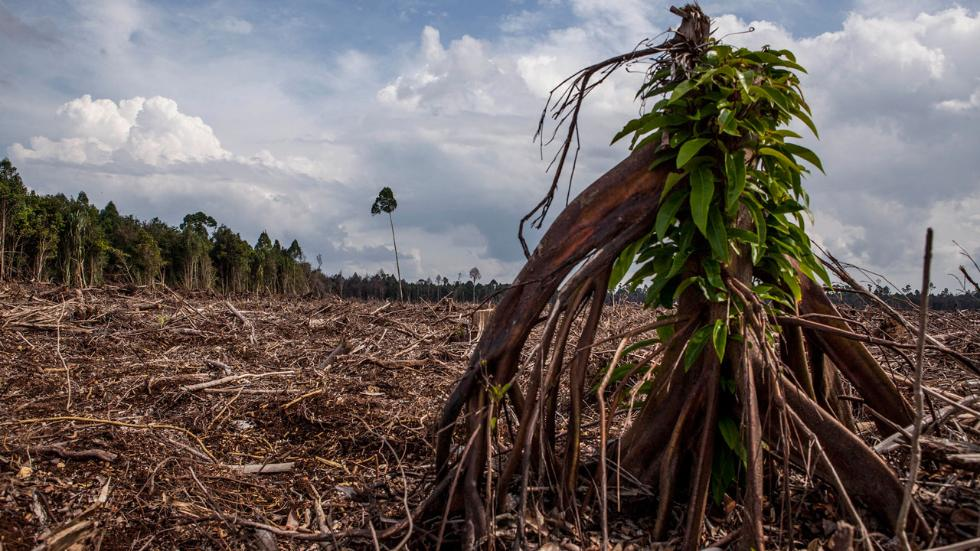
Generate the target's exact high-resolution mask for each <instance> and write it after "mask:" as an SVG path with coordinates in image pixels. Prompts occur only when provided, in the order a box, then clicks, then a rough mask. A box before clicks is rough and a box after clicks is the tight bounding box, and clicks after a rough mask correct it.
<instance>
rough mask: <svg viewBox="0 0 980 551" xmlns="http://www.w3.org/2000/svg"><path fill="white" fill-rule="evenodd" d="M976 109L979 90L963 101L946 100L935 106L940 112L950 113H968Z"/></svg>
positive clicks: (979, 101) (979, 104) (979, 102)
mask: <svg viewBox="0 0 980 551" xmlns="http://www.w3.org/2000/svg"><path fill="white" fill-rule="evenodd" d="M978 107H980V88H978V89H977V90H976V91H974V92H973V93H972V94H970V97H968V98H967V99H965V100H962V99H947V100H943V101H941V102H939V103H937V104H936V108H937V109H940V110H942V111H951V112H953V113H958V112H961V111H969V110H971V109H976V108H978Z"/></svg>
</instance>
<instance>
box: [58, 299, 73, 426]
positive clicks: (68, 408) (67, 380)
mask: <svg viewBox="0 0 980 551" xmlns="http://www.w3.org/2000/svg"><path fill="white" fill-rule="evenodd" d="M66 304H68V303H67V302H63V303H62V304H61V313H60V314H58V321H57V325H56V327H55V335H56V336H55V352H56V353H57V354H58V359H59V360H61V367H62V368H64V370H65V383H66V385H67V387H68V403H67V404H65V411H67V412H69V413H70V412H71V369H70V368H69V367H68V363H67V362H65V357H64V356H63V355H62V354H61V320H62V319H63V318H64V317H65V305H66Z"/></svg>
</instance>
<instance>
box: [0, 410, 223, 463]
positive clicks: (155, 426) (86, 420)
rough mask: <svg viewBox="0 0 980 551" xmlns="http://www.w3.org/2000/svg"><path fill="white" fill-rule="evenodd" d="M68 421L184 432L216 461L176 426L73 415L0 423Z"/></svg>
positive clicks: (193, 435) (199, 439)
mask: <svg viewBox="0 0 980 551" xmlns="http://www.w3.org/2000/svg"><path fill="white" fill-rule="evenodd" d="M66 421H78V422H79V423H92V424H94V425H113V426H116V427H126V428H130V429H158V430H175V431H177V432H182V433H184V434H186V435H187V436H190V437H191V438H193V439H194V441H195V442H197V445H198V446H200V447H201V450H202V451H203V452H204V453H206V454H207V455H208V457H210V458H211V460H212V461H213V460H214V455H213V454H212V453H211V450H209V449H208V447H207V446H205V445H204V441H203V440H201V438H200V437H199V436H197V435H196V434H194V433H193V432H191V431H189V430H187V429H185V428H182V427H176V426H174V425H167V424H165V423H145V424H141V423H127V422H125V421H114V420H112V419H98V418H95V417H75V416H72V415H59V416H55V417H32V418H30V419H18V420H16V421H3V422H0V426H9V425H28V424H33V423H59V422H66Z"/></svg>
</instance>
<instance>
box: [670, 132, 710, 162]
mask: <svg viewBox="0 0 980 551" xmlns="http://www.w3.org/2000/svg"><path fill="white" fill-rule="evenodd" d="M710 141H711V138H693V139H690V140H687V141H686V142H684V145H682V146H681V149H680V151H678V153H677V168H684V165H686V164H687V162H688V161H690V160H691V158H692V157H694V156H695V155H697V154H698V151H701V148H702V147H704V146H705V145H707V144H708V142H710Z"/></svg>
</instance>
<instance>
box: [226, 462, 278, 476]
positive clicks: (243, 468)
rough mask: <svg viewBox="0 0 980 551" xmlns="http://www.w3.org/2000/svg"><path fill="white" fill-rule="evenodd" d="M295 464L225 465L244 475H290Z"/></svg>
mask: <svg viewBox="0 0 980 551" xmlns="http://www.w3.org/2000/svg"><path fill="white" fill-rule="evenodd" d="M295 465H296V463H295V462H293V461H290V462H288V463H265V464H262V463H252V464H249V465H225V467H228V468H229V469H231V470H233V471H235V472H239V473H242V474H276V473H288V472H289V471H292V470H293V467H294V466H295Z"/></svg>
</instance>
